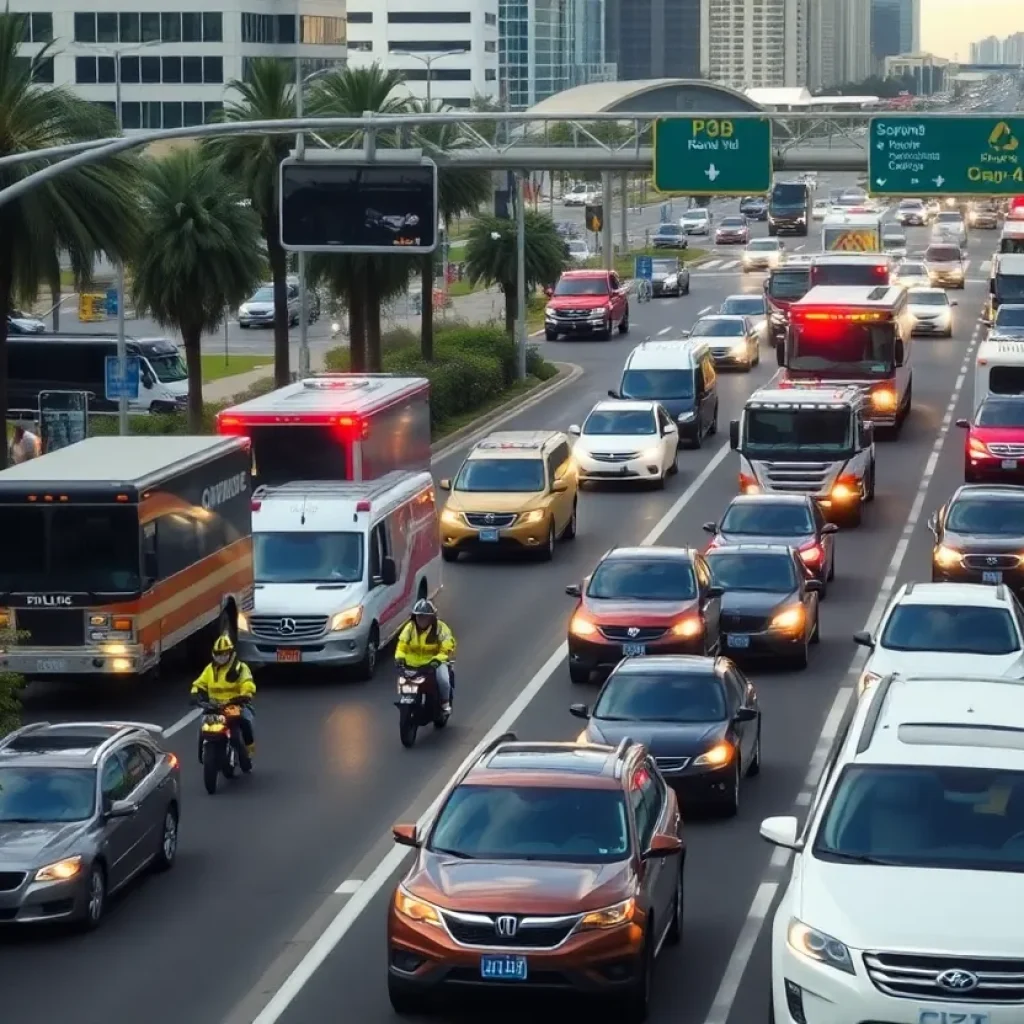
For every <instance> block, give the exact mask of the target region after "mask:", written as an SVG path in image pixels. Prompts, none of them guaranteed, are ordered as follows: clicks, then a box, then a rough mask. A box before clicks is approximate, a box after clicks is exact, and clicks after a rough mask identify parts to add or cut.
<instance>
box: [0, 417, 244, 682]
mask: <svg viewBox="0 0 1024 1024" xmlns="http://www.w3.org/2000/svg"><path fill="white" fill-rule="evenodd" d="M250 463H251V454H250V442H249V440H248V438H240V437H174V436H169V437H92V438H88V439H87V440H85V441H80V442H79V443H78V444H74V445H71V446H69V447H67V448H62V449H60V450H58V451H55V452H51V453H48V454H46V455H43V456H41V457H40V458H37V459H32V460H31V461H29V462H24V463H22V464H20V465H18V466H12V467H11V468H9V469H6V470H4V471H3V472H0V629H8V630H15V631H17V632H18V633H19V634H21V635H20V637H19V642H18V643H17V645H15V646H12V647H10V648H9V649H6V650H0V670H6V671H12V672H18V673H21V674H22V675H24V676H26V677H27V678H30V679H31V678H39V677H50V678H53V677H61V676H88V675H108V674H116V675H141V674H142V673H145V672H149V671H151V670H153V669H155V668H157V666H159V664H160V661H161V659H162V658H163V656H164V655H166V654H167V653H168V651H170V650H172V649H173V648H175V647H177V646H178V645H179V644H181V643H183V642H184V641H186V640H188V639H189V638H190V637H194V636H197V635H200V634H203V633H204V632H207V631H208V632H209V633H211V634H212V632H213V630H214V628H216V629H221V630H229V631H231V632H232V633H234V632H235V631H236V629H237V619H238V613H239V612H244V611H247V610H249V609H250V608H251V607H252V600H253V562H252V494H251V480H250V476H249V466H250Z"/></svg>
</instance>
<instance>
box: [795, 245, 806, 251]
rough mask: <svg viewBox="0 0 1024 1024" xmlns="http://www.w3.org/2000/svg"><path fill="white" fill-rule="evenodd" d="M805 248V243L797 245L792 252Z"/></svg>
mask: <svg viewBox="0 0 1024 1024" xmlns="http://www.w3.org/2000/svg"><path fill="white" fill-rule="evenodd" d="M806 248H807V246H806V245H798V246H797V247H796V248H795V249H794V250H793V252H803V251H804V249H806Z"/></svg>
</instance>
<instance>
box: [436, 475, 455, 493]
mask: <svg viewBox="0 0 1024 1024" xmlns="http://www.w3.org/2000/svg"><path fill="white" fill-rule="evenodd" d="M437 486H438V487H440V488H441V490H442V491H450V490H451V489H452V482H451V480H449V479H448V477H445V478H444V479H443V480H438V481H437Z"/></svg>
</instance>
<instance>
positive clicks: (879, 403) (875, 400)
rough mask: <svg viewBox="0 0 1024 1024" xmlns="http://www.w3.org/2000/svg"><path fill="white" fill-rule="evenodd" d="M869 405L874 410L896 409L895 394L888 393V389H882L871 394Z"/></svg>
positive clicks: (892, 392) (893, 392)
mask: <svg viewBox="0 0 1024 1024" xmlns="http://www.w3.org/2000/svg"><path fill="white" fill-rule="evenodd" d="M871 404H872V405H873V406H874V407H875V408H876V409H883V410H889V409H895V408H896V392H895V391H890V390H889V389H888V388H882V389H880V390H878V391H872V392H871Z"/></svg>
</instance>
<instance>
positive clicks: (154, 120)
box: [142, 100, 161, 128]
mask: <svg viewBox="0 0 1024 1024" xmlns="http://www.w3.org/2000/svg"><path fill="white" fill-rule="evenodd" d="M160 124H161V117H160V104H159V103H157V102H154V101H152V100H151V101H150V102H148V103H143V104H142V127H143V128H159V127H160Z"/></svg>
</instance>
